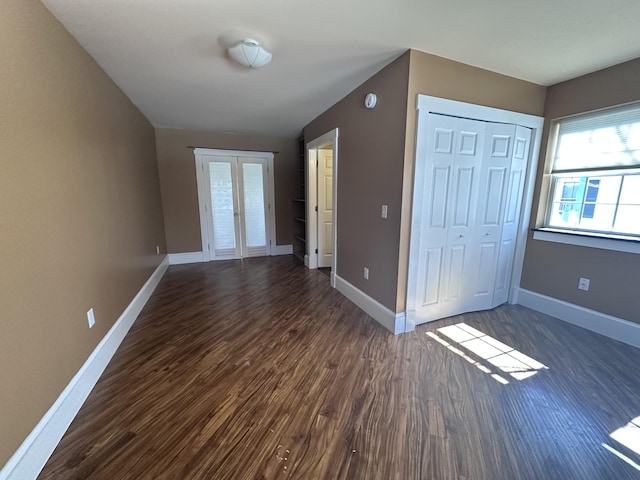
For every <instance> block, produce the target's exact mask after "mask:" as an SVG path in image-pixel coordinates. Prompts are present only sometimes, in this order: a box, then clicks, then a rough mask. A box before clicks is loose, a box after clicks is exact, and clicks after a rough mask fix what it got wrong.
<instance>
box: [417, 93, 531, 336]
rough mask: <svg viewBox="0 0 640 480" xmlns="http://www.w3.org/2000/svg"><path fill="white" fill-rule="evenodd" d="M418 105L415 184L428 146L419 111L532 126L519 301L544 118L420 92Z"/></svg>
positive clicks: (516, 264)
mask: <svg viewBox="0 0 640 480" xmlns="http://www.w3.org/2000/svg"><path fill="white" fill-rule="evenodd" d="M416 108H417V109H418V117H419V118H418V123H417V125H418V128H417V129H416V154H415V158H414V162H415V173H414V180H413V181H414V185H415V182H416V179H419V176H420V175H423V174H424V173H423V171H422V170H423V169H422V166H421V163H420V162H418V159H419V158H422V156H424V152H423V151H424V149H425V148H426V138H425V136H424V135H421V134H420V125H421V122H420V114H421V113H422V114H427V113H441V114H445V115H453V116H456V117H463V118H470V119H476V120H484V121H490V122H497V123H509V124H513V125H520V126H523V127H527V128H530V129H531V142H530V147H529V159H528V161H527V172H526V178H525V186H524V193H523V200H522V206H521V208H520V223H519V225H518V233H517V236H516V247H515V252H514V259H513V267H512V271H511V282H510V288H509V292H510V293H509V302H510V303H515V302H516V301H517V290H518V288H519V285H520V279H521V277H522V267H523V264H524V253H525V249H526V242H527V236H528V228H529V221H530V218H531V208H532V205H533V191H534V188H535V180H536V171H537V167H538V158H539V154H540V145H541V143H542V128H543V125H544V118H543V117H538V116H535V115H528V114H524V113H518V112H512V111H509V110H502V109H499V108H492V107H485V106H482V105H475V104H471V103H464V102H457V101H454V100H447V99H444V98H438V97H430V96H427V95H418V96H417V99H416ZM421 195H422V192H421V190H419V189H415V188H414V197H413V200H412V206H413V209H412V210H413V214H412V221H411V225H412V227H411V235H410V240H409V268H408V274H407V278H408V281H407V297H406V305H407V311H414V310H415V305H416V298H417V292H416V291H415V285H416V284H417V281H416V280H415V279H416V278H417V271H416V263H417V258H418V248H419V245H420V228H421V215H422V213H421V208H420V206H421V205H422V200H421ZM407 318H408V321H407V327H406V328H407V329H410V328H411V327H412V325H413V326H414V325H415V322H416V321H418V319H417V318H416V316H415V312H414V313H413V314H411V313H410V314H409V315H408V317H407Z"/></svg>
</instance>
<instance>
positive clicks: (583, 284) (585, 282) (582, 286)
mask: <svg viewBox="0 0 640 480" xmlns="http://www.w3.org/2000/svg"><path fill="white" fill-rule="evenodd" d="M578 290H584V291H585V292H587V291H589V279H588V278H582V277H580V280H578Z"/></svg>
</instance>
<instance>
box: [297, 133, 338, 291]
mask: <svg viewBox="0 0 640 480" xmlns="http://www.w3.org/2000/svg"><path fill="white" fill-rule="evenodd" d="M338 138H339V131H338V129H337V128H334V129H333V130H331V131H329V132H327V133H325V134H324V135H321V136H319V137H318V138H315V139H313V140H311V141H310V142H308V143H307V178H306V180H307V181H306V185H307V192H306V194H307V198H306V200H307V202H306V203H307V232H306V239H307V249H308V252H307V254H308V257H309V260H308V262H307V261H306V260H305V265H306V266H307V268H310V269H313V268H318V254H317V253H315V252H316V249H317V248H318V212H316V211H315V207H316V206H317V204H318V201H317V198H318V166H317V159H318V154H317V151H318V148H320V147H324V146H326V145H331V149H332V151H333V171H332V175H333V179H332V184H333V188H332V192H331V194H332V195H333V210H332V211H331V216H332V219H331V222H332V224H333V259H332V263H331V271H332V272H335V271H336V266H337V265H338ZM312 199H313V200H314V201H313V202H312V201H311V200H312ZM332 286H333V284H332ZM334 288H335V287H334Z"/></svg>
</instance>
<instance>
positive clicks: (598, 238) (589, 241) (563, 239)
mask: <svg viewBox="0 0 640 480" xmlns="http://www.w3.org/2000/svg"><path fill="white" fill-rule="evenodd" d="M533 239H534V240H541V241H543V242H554V243H564V244H566V245H577V246H579V247H589V248H599V249H601V250H613V251H616V252H626V253H640V239H638V240H635V239H631V238H629V239H621V238H614V237H606V236H604V235H596V234H595V233H590V232H583V231H580V232H572V231H570V230H563V231H561V232H560V231H554V229H550V228H538V229H536V230H534V231H533Z"/></svg>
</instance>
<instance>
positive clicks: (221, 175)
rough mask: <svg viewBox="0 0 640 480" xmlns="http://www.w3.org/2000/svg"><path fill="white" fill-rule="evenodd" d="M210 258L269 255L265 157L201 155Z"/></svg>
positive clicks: (207, 246) (221, 258) (222, 258)
mask: <svg viewBox="0 0 640 480" xmlns="http://www.w3.org/2000/svg"><path fill="white" fill-rule="evenodd" d="M200 160H201V164H202V168H203V180H204V182H203V183H204V187H205V191H206V195H205V199H204V200H205V206H204V208H205V217H206V220H205V223H206V225H203V226H202V227H203V228H206V230H207V231H206V234H207V237H208V240H207V245H206V248H207V249H208V251H209V259H210V260H225V259H233V258H244V257H257V256H266V255H269V243H270V242H269V238H270V235H269V221H268V205H269V203H268V198H269V196H268V184H267V159H266V158H260V157H241V156H222V155H206V154H202V155H200Z"/></svg>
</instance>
